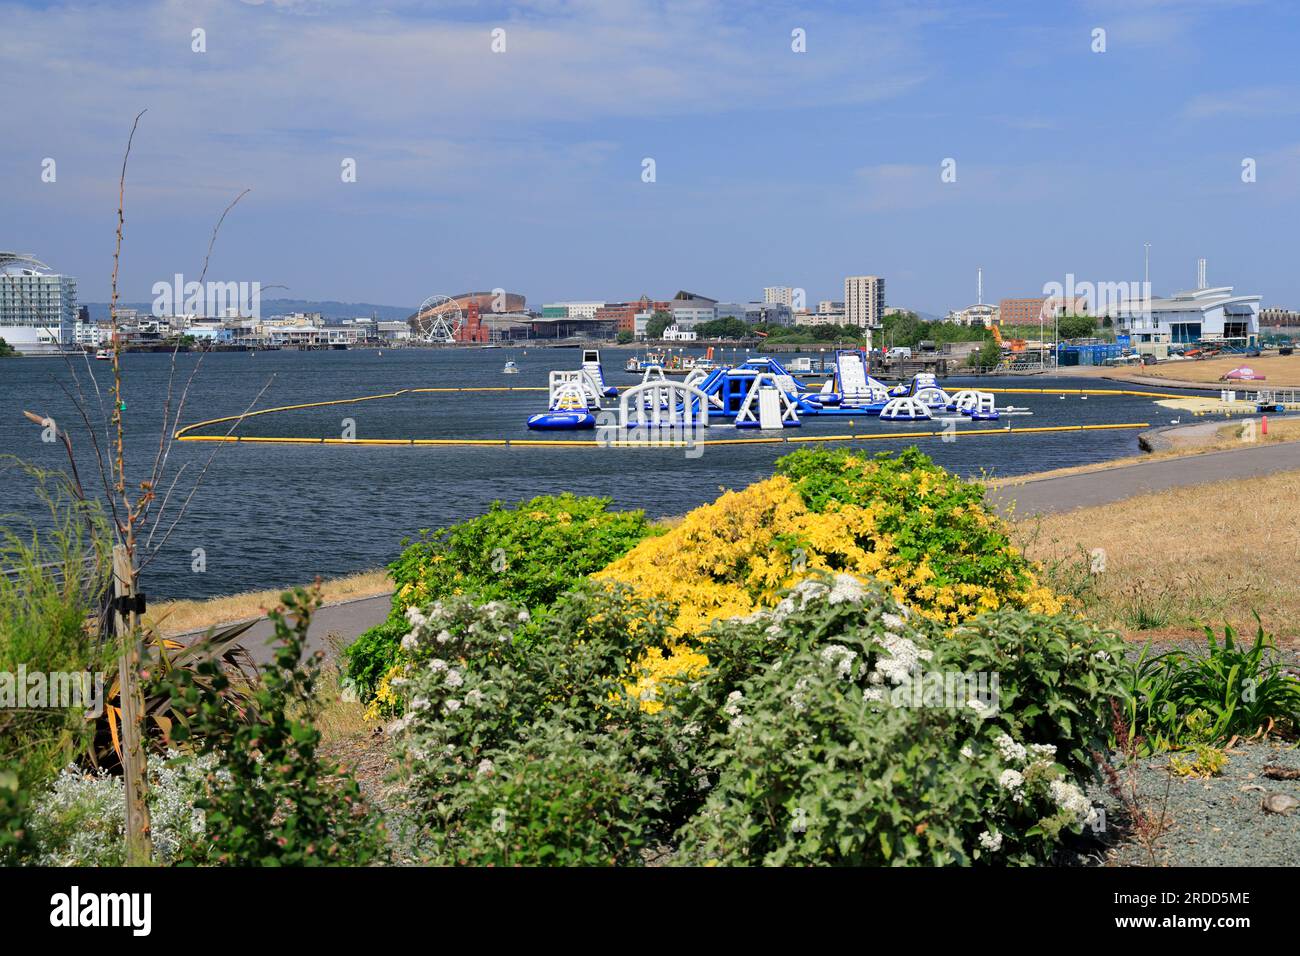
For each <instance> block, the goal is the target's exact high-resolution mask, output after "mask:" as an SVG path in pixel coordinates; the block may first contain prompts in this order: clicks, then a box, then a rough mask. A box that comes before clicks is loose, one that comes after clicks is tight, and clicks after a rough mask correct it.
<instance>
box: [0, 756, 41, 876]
mask: <svg viewBox="0 0 1300 956" xmlns="http://www.w3.org/2000/svg"><path fill="white" fill-rule="evenodd" d="M30 802H31V794H30V793H29V792H28V791H27V790H26V789H24V788H23V786H22V783H21V781H20V780H19V778H18V773H17V772H16V771H15V770H11V769H4V770H0V866H16V865H17V864H19V863H23V862H25V861H27V860H28V859H30V858H31V857H32V856H33V855H34V854H35V852H36V841H35V840H33V839H32V831H31V827H30V826H29V825H28V817H29V815H30V806H29V804H30Z"/></svg>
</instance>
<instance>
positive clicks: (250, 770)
mask: <svg viewBox="0 0 1300 956" xmlns="http://www.w3.org/2000/svg"><path fill="white" fill-rule="evenodd" d="M281 600H282V602H283V603H282V606H281V607H279V608H277V609H276V610H274V611H272V612H271V613H270V615H269V617H270V619H271V621H272V623H273V624H274V626H275V642H276V645H277V646H276V649H275V663H274V664H273V665H272V666H270V667H268V668H266V669H264V670H263V672H262V683H261V686H260V687H256V688H254V689H253V691H252V693H251V694H250V696H249V704H248V707H249V708H250V709H251V711H252V714H251V716H250V714H249V713H247V712H245V713H241V712H240V711H239V710H238V709H237V708H235V707H232V706H231V705H230V702H229V697H228V695H227V693H226V691H227V690H228V689H229V686H230V677H229V673H228V671H227V670H226V669H225V668H224V667H222V665H221V664H220V662H219V661H216V660H212V659H208V660H204V661H202V662H200V663H199V664H197V665H196V666H195V667H194V668H185V669H175V670H173V671H171V672H170V673H168V674H167V675H165V676H164V677H162V678H161V679H160V683H161V685H162V686H164V687H167V688H168V689H169V690H170V698H171V706H172V709H173V711H174V712H175V714H176V718H177V722H176V725H175V727H174V728H173V730H172V734H171V738H172V739H173V740H175V741H178V742H181V743H186V742H192V744H193V746H194V747H195V748H196V750H197V751H198V752H199V753H200V754H203V755H205V756H208V755H210V756H214V757H216V759H217V760H218V762H219V767H220V769H217V768H215V767H214V768H213V769H212V770H210V771H209V772H208V773H207V775H206V776H205V779H204V781H203V784H204V786H203V792H202V794H201V795H200V796H199V797H198V798H197V799H196V800H195V803H194V805H195V806H196V807H197V808H198V809H199V810H201V811H203V813H204V814H205V818H206V819H205V828H206V835H205V837H204V839H203V841H201V842H200V843H194V844H191V845H190V846H188V847H182V848H181V850H180V853H179V856H180V857H181V859H183V860H186V861H187V862H215V863H219V864H225V865H231V866H320V865H330V864H335V865H353V866H355V865H361V864H365V863H369V862H371V861H373V860H375V859H377V858H378V857H379V856H380V854H381V853H382V851H383V850H384V848H385V838H384V831H383V826H382V824H381V823H380V822H379V821H378V820H377V819H376V818H375V816H374V815H373V814H372V813H371V812H370V811H369V810H368V809H367V807H366V806H365V804H364V801H363V800H362V798H361V793H360V789H359V788H358V787H357V784H356V781H355V780H353V779H352V778H351V777H350V776H348V775H347V774H344V773H342V772H341V771H340V770H339V768H338V767H337V766H335V765H333V764H331V763H328V762H327V761H325V760H323V759H322V758H321V757H320V755H319V753H318V752H317V748H318V745H319V743H320V732H319V731H318V730H316V728H315V726H314V725H313V717H314V716H315V714H316V712H317V710H318V707H319V703H318V698H317V696H316V693H315V689H316V682H317V679H318V677H319V672H320V658H321V654H320V653H317V654H316V655H315V656H313V657H312V658H309V659H307V660H305V661H304V659H303V651H304V647H305V645H306V640H307V628H308V626H309V624H310V621H311V615H312V613H313V612H314V611H315V609H316V608H317V607H318V606H319V603H320V598H319V594H311V595H309V594H308V593H307V592H305V591H302V590H297V591H294V592H291V593H286V594H285V595H283V597H282V599H281Z"/></svg>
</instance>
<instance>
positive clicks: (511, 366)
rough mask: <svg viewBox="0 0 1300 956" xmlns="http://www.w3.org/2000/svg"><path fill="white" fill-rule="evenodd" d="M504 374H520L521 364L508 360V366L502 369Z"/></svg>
mask: <svg viewBox="0 0 1300 956" xmlns="http://www.w3.org/2000/svg"><path fill="white" fill-rule="evenodd" d="M501 374H502V375H518V374H519V366H518V365H516V364H515V363H514V362H506V367H505V368H503V369H502V370H501Z"/></svg>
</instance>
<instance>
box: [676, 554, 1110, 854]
mask: <svg viewBox="0 0 1300 956" xmlns="http://www.w3.org/2000/svg"><path fill="white" fill-rule="evenodd" d="M711 634H712V639H711V641H710V644H709V651H710V667H709V672H708V674H707V675H706V676H705V677H704V678H703V679H701V680H698V681H694V682H691V683H687V684H683V685H681V686H678V687H676V688H674V689H673V692H672V696H671V698H670V707H669V710H670V711H671V712H679V713H681V714H682V715H683V718H682V719H684V720H687V721H688V722H691V723H695V724H697V725H698V727H699V730H698V732H699V733H702V734H706V735H708V737H709V738H710V739H711V741H712V746H713V748H714V749H713V752H712V753H711V754H710V756H709V758H708V764H709V767H710V771H711V773H713V774H716V778H717V784H716V786H715V787H714V788H713V790H712V791H711V792H710V793H709V795H708V798H707V801H706V802H705V804H704V806H703V807H702V808H701V809H700V811H699V812H698V813H697V814H696V815H695V816H694V817H693V818H692V819H691V820H690V821H689V822H688V823H687V824H686V825H685V826H684V827H683V828H682V830H681V831H680V833H679V841H680V849H679V857H678V860H679V862H685V863H700V862H717V863H726V864H735V863H764V864H782V863H840V864H855V865H873V864H874V865H879V864H926V865H944V864H969V863H974V862H977V861H980V862H989V861H995V862H1004V863H1007V862H1009V863H1019V864H1026V863H1035V862H1043V861H1045V860H1047V859H1049V858H1050V856H1051V854H1052V852H1053V850H1054V849H1055V848H1056V847H1057V846H1058V845H1059V843H1060V841H1061V840H1062V838H1063V835H1064V834H1065V833H1067V832H1078V831H1080V830H1081V829H1082V827H1083V826H1085V825H1086V824H1089V823H1091V822H1093V821H1094V820H1095V814H1094V811H1093V810H1092V808H1091V807H1090V806H1089V805H1088V802H1087V800H1086V799H1085V798H1084V796H1083V793H1082V790H1081V788H1080V785H1079V783H1080V780H1081V777H1082V774H1083V772H1084V770H1083V761H1084V760H1085V759H1086V754H1087V752H1088V750H1089V748H1090V747H1091V746H1093V745H1095V743H1096V742H1097V741H1098V740H1100V739H1103V738H1104V734H1105V719H1106V714H1107V710H1106V707H1107V698H1108V697H1109V695H1111V694H1113V693H1114V692H1115V690H1116V688H1117V687H1118V675H1119V665H1118V663H1117V659H1116V657H1115V653H1116V652H1117V651H1118V646H1117V644H1116V643H1115V639H1114V638H1113V637H1108V636H1105V635H1098V634H1095V633H1093V632H1091V631H1089V630H1088V629H1087V627H1086V625H1083V624H1081V623H1080V622H1077V621H1074V620H1072V619H1069V618H1067V617H1064V616H1059V615H1058V616H1047V615H1042V614H1031V613H1026V612H1022V611H1004V612H1001V613H1000V614H998V615H993V616H989V617H984V618H980V619H978V620H977V621H976V622H974V623H973V624H972V625H971V627H970V628H969V629H964V630H963V631H962V632H959V633H958V634H957V635H954V636H951V637H950V636H947V635H946V634H945V632H944V631H943V629H942V628H940V627H938V626H937V625H936V624H935V622H933V621H930V620H927V619H926V618H925V617H924V616H921V615H916V614H912V615H910V616H909V615H908V612H907V610H906V608H904V607H903V606H901V605H897V604H895V603H894V602H893V601H892V599H891V598H890V597H889V596H888V595H885V594H882V593H881V592H880V590H879V586H878V585H872V586H870V587H868V588H864V587H863V586H862V585H861V584H860V583H858V581H857V579H856V578H852V577H850V576H847V575H841V576H839V577H838V578H836V579H835V580H834V582H833V584H827V583H823V582H819V581H806V582H804V583H802V584H801V585H799V586H798V587H797V588H796V589H795V590H794V591H793V592H792V593H791V594H790V595H789V596H788V597H787V598H786V599H784V600H783V601H782V602H781V603H780V604H778V606H777V607H776V608H775V609H773V610H770V611H761V612H758V613H756V614H755V615H753V617H752V618H751V619H750V620H747V621H730V622H727V623H725V624H720V625H718V626H717V627H715V628H714V630H713V631H712V632H711ZM1020 647H1024V648H1026V649H1027V650H1028V653H1027V654H1026V655H1025V659H1023V660H1022V659H1021V654H1020V651H1019V650H1018V648H1020ZM985 668H989V669H991V670H983V669H985ZM977 673H984V674H986V675H988V676H990V677H991V676H993V675H996V676H997V677H998V679H999V686H998V687H997V688H996V696H992V695H987V696H986V695H981V694H979V693H974V692H972V687H973V686H974V685H972V684H970V683H965V682H963V681H959V680H956V679H955V678H956V676H957V675H973V674H977ZM948 675H953V677H952V678H949V676H948ZM939 676H942V677H943V678H944V681H943V682H940V681H939V680H938V678H939ZM949 688H951V689H949Z"/></svg>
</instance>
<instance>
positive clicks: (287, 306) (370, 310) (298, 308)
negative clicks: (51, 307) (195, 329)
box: [81, 299, 415, 322]
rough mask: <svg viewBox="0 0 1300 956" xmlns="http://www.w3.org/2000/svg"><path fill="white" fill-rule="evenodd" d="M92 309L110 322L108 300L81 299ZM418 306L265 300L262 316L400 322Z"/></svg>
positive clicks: (96, 317)
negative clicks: (313, 315)
mask: <svg viewBox="0 0 1300 956" xmlns="http://www.w3.org/2000/svg"><path fill="white" fill-rule="evenodd" d="M81 304H82V305H84V306H85V307H86V308H88V309H89V310H90V318H91V321H93V322H107V321H108V303H107V302H82V303H81ZM118 308H119V309H136V310H138V311H140V312H144V313H148V312H150V311H152V310H153V302H120V303H118ZM414 311H415V306H413V305H412V306H401V305H376V304H374V303H373V302H334V301H332V300H327V301H323V302H317V301H314V300H311V299H263V300H262V317H263V318H266V317H268V316H272V315H282V314H287V313H289V312H319V313H320V314H321V315H322V316H324V317H325V318H326V319H356V318H361V317H366V318H370V317H375V318H378V319H379V320H380V321H381V322H399V321H401V320H402V319H405V318H407V317H409V316H410V315H411V314H412V313H413V312H414Z"/></svg>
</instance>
